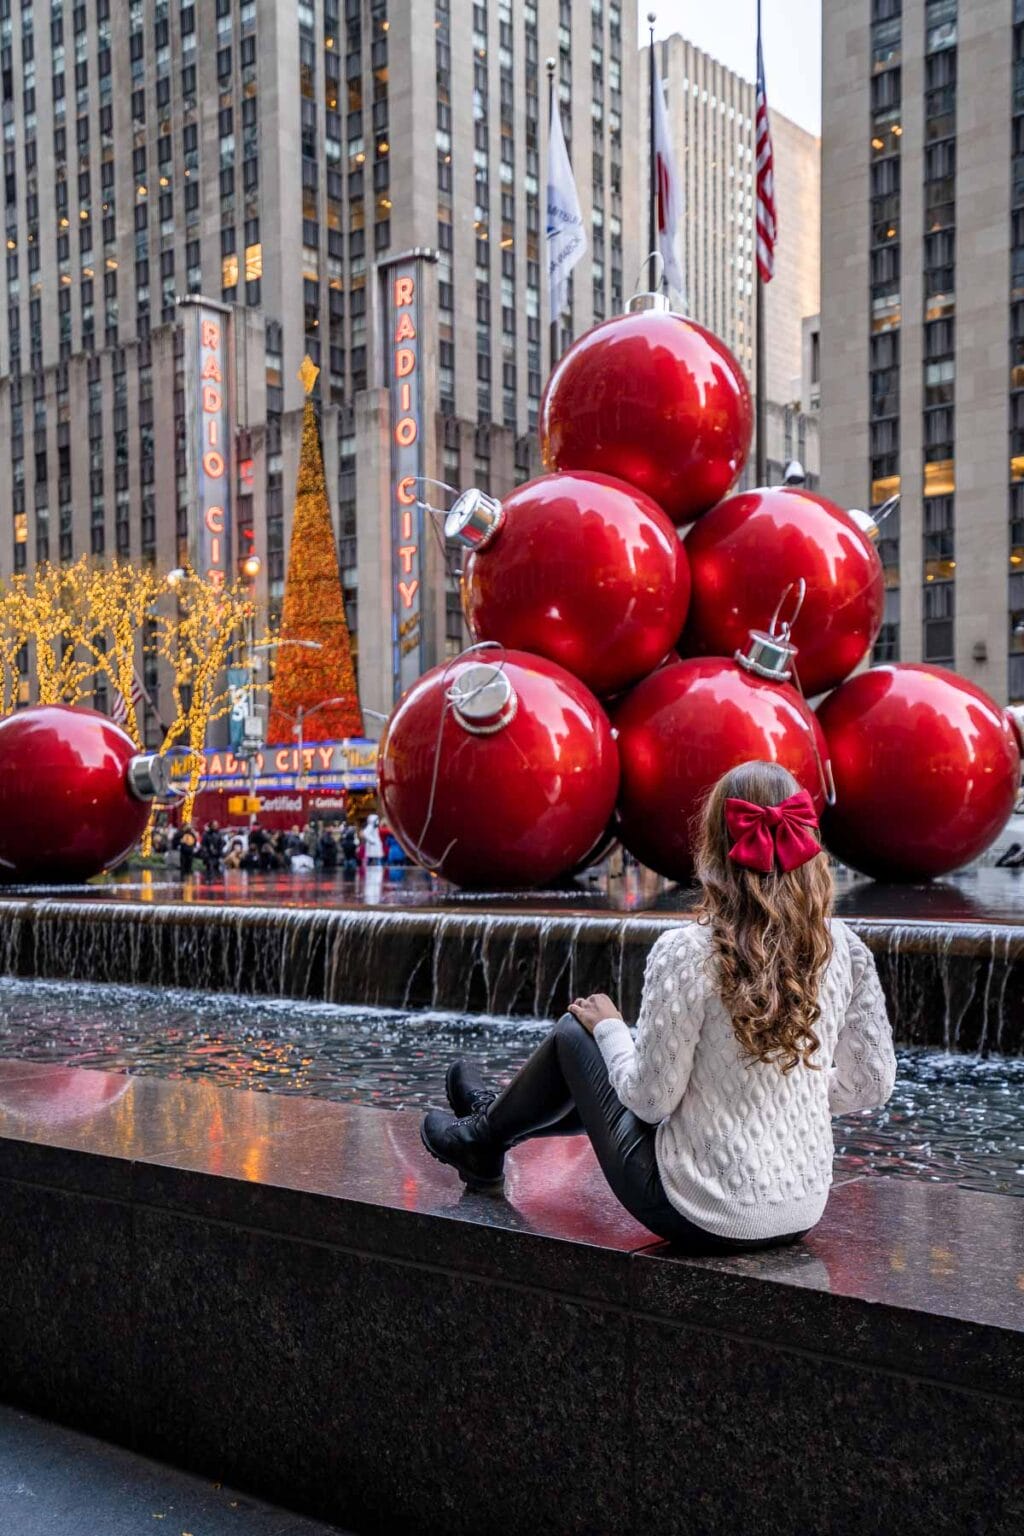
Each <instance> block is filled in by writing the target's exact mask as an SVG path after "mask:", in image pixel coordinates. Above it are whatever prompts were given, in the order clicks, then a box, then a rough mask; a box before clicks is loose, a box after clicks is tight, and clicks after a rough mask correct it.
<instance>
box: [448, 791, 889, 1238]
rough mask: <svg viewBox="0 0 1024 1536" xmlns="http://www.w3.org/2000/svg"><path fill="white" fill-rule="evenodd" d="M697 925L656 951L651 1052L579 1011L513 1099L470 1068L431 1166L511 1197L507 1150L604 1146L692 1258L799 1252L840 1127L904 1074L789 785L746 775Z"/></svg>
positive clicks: (708, 851) (714, 837)
mask: <svg viewBox="0 0 1024 1536" xmlns="http://www.w3.org/2000/svg"><path fill="white" fill-rule="evenodd" d="M697 874H698V878H699V880H700V885H701V900H700V905H699V909H698V920H697V922H695V923H687V924H685V925H681V926H679V927H677V928H673V929H671V930H670V931H669V932H668V933H665V934H663V935H662V936H661V938H659V939H658V941H657V942H656V943H655V945H654V946H653V948H652V950H651V953H650V956H649V958H648V962H647V970H646V973H645V976H644V989H643V999H642V1003H641V1008H640V1019H639V1022H638V1025H637V1030H636V1037H635V1039H634V1036H633V1035H632V1034H631V1033H630V1030H629V1028H628V1027H627V1025H626V1024H625V1023H624V1021H623V1019H622V1017H621V1015H620V1014H619V1011H618V1009H617V1008H616V1007H615V1004H614V1003H613V1002H612V1001H611V999H610V998H608V997H605V996H604V995H603V994H598V995H596V996H593V997H586V998H578V999H577V1000H576V1001H575V1002H574V1003H573V1004H572V1006H571V1008H570V1011H569V1013H568V1014H566V1015H565V1017H564V1018H562V1019H561V1020H560V1022H559V1023H558V1025H557V1026H556V1027H555V1029H554V1031H553V1032H552V1033H551V1034H550V1035H549V1036H548V1037H547V1039H546V1040H545V1041H544V1042H543V1044H542V1045H540V1046H539V1047H538V1049H537V1050H536V1051H535V1052H534V1053H533V1055H532V1056H531V1057H530V1058H529V1060H528V1061H527V1062H526V1063H525V1065H524V1066H523V1067H522V1068H521V1069H520V1071H519V1072H518V1073H517V1074H516V1076H515V1077H514V1078H513V1080H512V1082H511V1083H509V1085H508V1087H507V1088H505V1089H504V1091H503V1092H502V1093H500V1094H498V1095H494V1094H491V1093H487V1092H486V1091H485V1090H484V1087H483V1084H482V1082H481V1081H480V1079H479V1077H477V1076H476V1074H475V1073H474V1072H473V1071H472V1070H471V1069H470V1068H469V1067H467V1066H466V1064H465V1063H463V1062H454V1063H453V1064H452V1066H451V1067H450V1068H449V1070H448V1075H447V1083H446V1085H447V1089H448V1098H449V1102H450V1104H451V1106H452V1109H453V1110H454V1114H446V1113H443V1112H440V1111H436V1110H435V1111H432V1112H431V1113H430V1114H428V1115H427V1116H426V1117H425V1119H424V1121H423V1130H422V1135H423V1141H424V1144H425V1146H426V1148H427V1150H428V1151H429V1152H431V1153H432V1155H433V1156H434V1157H436V1158H438V1159H439V1160H440V1161H441V1162H443V1163H448V1164H450V1165H451V1166H452V1167H453V1168H455V1169H456V1171H457V1172H458V1173H459V1175H460V1176H461V1177H462V1179H463V1180H464V1181H465V1182H466V1184H467V1185H469V1186H471V1187H477V1188H484V1189H490V1190H493V1191H498V1190H500V1189H501V1187H502V1180H503V1172H504V1160H505V1154H506V1153H507V1152H508V1150H509V1149H510V1148H511V1147H513V1146H515V1145H516V1144H517V1143H519V1142H521V1141H526V1140H528V1139H529V1138H530V1137H533V1136H553V1135H572V1134H576V1133H579V1132H581V1131H583V1132H586V1134H587V1135H588V1136H589V1137H590V1139H591V1142H592V1143H593V1146H594V1151H595V1153H596V1155H597V1158H598V1161H599V1163H600V1164H601V1168H602V1170H603V1171H604V1174H605V1177H606V1178H607V1180H608V1183H609V1185H610V1186H611V1188H612V1190H613V1192H614V1193H615V1195H616V1196H617V1197H618V1199H619V1200H620V1201H621V1203H622V1204H623V1205H624V1206H625V1207H626V1209H627V1210H628V1211H629V1212H630V1213H631V1214H632V1215H633V1216H635V1217H636V1219H637V1220H638V1221H640V1222H642V1223H643V1224H644V1226H646V1227H648V1228H649V1229H650V1230H651V1231H652V1232H654V1233H656V1234H657V1235H658V1236H659V1237H662V1238H665V1239H667V1240H668V1241H670V1242H672V1243H674V1244H676V1245H677V1246H678V1247H680V1248H682V1249H685V1250H686V1251H688V1252H690V1253H713V1252H718V1253H721V1252H733V1251H736V1250H741V1249H748V1248H763V1247H770V1246H774V1245H777V1244H781V1243H789V1242H794V1241H795V1240H796V1239H797V1238H799V1237H802V1236H804V1235H805V1233H806V1232H807V1231H808V1230H809V1229H810V1228H811V1227H813V1226H814V1225H815V1223H816V1222H817V1221H818V1220H819V1219H820V1218H821V1215H822V1212H823V1211H824V1209H825V1202H826V1200H827V1199H828V1193H829V1187H830V1185H831V1182H832V1157H833V1146H832V1127H831V1116H832V1115H843V1114H848V1113H850V1112H851V1111H853V1110H858V1109H871V1108H873V1107H874V1106H876V1105H880V1104H884V1103H885V1102H886V1100H887V1099H888V1097H889V1095H890V1093H891V1092H892V1088H893V1081H894V1078H895V1071H896V1063H895V1057H894V1053H893V1046H892V1032H891V1030H890V1027H889V1021H888V1018H887V1016H886V1011H885V1001H884V998H883V996H882V990H881V987H880V985H879V981H878V975H877V973H876V971H875V964H874V961H873V960H872V958H871V954H870V952H869V951H868V950H867V948H866V947H865V945H864V944H863V943H862V942H861V940H860V939H858V938H857V937H856V935H855V934H853V933H852V932H851V931H850V930H849V929H848V928H847V927H846V925H845V924H844V923H842V922H840V921H838V920H837V919H831V920H830V911H831V905H832V876H831V873H830V870H829V866H828V860H827V857H826V856H825V854H824V852H823V850H822V848H821V844H820V841H819V838H818V828H817V822H816V819H815V814H814V806H813V803H812V801H811V798H810V796H809V795H808V794H807V793H806V791H804V790H800V789H799V788H798V786H797V784H796V781H795V780H794V779H793V777H792V776H791V775H790V774H789V773H787V772H786V770H785V769H784V768H780V767H778V766H777V765H776V764H772V763H760V762H752V763H745V764H743V765H742V766H741V767H739V768H735V769H733V770H732V772H730V773H727V774H726V775H725V776H724V778H722V779H721V780H720V781H719V782H718V784H717V785H716V786H715V787H714V789H713V790H712V791H711V793H710V795H709V796H708V799H707V801H706V803H705V807H704V813H703V821H702V828H701V837H700V846H699V851H698V858H697Z"/></svg>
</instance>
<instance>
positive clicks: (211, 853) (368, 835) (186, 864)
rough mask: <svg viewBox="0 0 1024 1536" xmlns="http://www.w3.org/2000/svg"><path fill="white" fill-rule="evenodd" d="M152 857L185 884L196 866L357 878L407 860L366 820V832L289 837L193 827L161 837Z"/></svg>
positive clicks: (345, 826)
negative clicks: (318, 872)
mask: <svg viewBox="0 0 1024 1536" xmlns="http://www.w3.org/2000/svg"><path fill="white" fill-rule="evenodd" d="M153 852H154V853H155V854H157V855H158V856H162V857H163V858H164V859H165V860H166V862H167V864H168V866H169V867H170V868H177V869H178V870H179V872H180V873H181V875H182V878H186V877H188V876H190V875H192V874H194V873H196V870H197V866H198V867H199V868H201V869H202V871H203V872H204V873H205V874H206V875H208V876H213V875H219V874H222V873H223V871H225V870H248V871H249V872H250V873H262V874H269V873H272V872H274V871H281V870H290V871H292V872H293V873H296V874H301V873H309V872H312V871H314V870H322V871H323V872H324V874H334V873H336V872H341V873H342V874H346V875H355V874H358V872H359V871H360V870H361V869H366V868H373V867H387V868H389V869H403V868H405V867H406V866H407V865H408V863H409V860H408V858H407V857H406V854H405V851H404V849H403V848H402V846H401V844H400V843H399V841H398V839H397V838H396V837H395V835H394V834H393V833H392V832H391V831H390V829H389V828H388V827H385V826H382V825H381V821H380V817H379V816H376V815H371V816H368V817H367V819H366V822H365V824H364V825H363V826H362V827H357V826H356V825H355V824H354V823H353V822H350V821H348V820H344V819H343V820H342V821H339V822H332V823H327V822H319V823H317V822H311V821H307V823H306V825H305V826H304V827H299V826H298V825H297V824H296V825H295V826H292V827H289V828H288V829H287V831H285V830H283V829H282V830H279V831H276V832H271V831H269V830H268V829H267V828H266V827H261V826H259V825H258V824H257V825H254V826H251V827H247V828H245V829H244V830H243V829H241V828H238V827H226V828H225V827H221V826H220V824H219V823H218V822H216V821H209V822H207V824H206V826H205V827H204V828H203V829H202V831H201V832H200V831H199V830H198V828H197V827H195V826H194V825H193V824H192V823H191V822H186V823H185V824H184V825H183V826H180V827H175V828H167V829H166V830H164V831H162V832H158V833H157V834H156V836H155V837H154V840H153Z"/></svg>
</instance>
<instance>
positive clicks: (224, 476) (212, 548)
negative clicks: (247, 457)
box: [192, 304, 231, 587]
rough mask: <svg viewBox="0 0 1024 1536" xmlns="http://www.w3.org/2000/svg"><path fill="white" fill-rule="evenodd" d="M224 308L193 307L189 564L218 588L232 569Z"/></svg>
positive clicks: (229, 426)
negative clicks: (194, 512)
mask: <svg viewBox="0 0 1024 1536" xmlns="http://www.w3.org/2000/svg"><path fill="white" fill-rule="evenodd" d="M227 323H228V316H227V314H226V313H225V312H223V311H220V310H215V309H211V308H208V307H207V306H206V305H203V304H197V305H196V306H195V336H194V341H193V354H192V355H193V357H194V359H195V364H194V378H195V407H196V412H195V447H194V461H195V486H196V500H197V517H196V525H195V535H194V539H193V563H194V565H195V568H196V571H197V572H198V573H199V575H200V576H203V577H205V579H206V580H207V581H209V582H210V583H211V585H213V586H217V587H222V586H224V584H225V582H226V581H228V580H229V578H230V572H231V425H230V422H231V417H230V411H229V401H228V377H227V358H228V355H229V354H228V347H227Z"/></svg>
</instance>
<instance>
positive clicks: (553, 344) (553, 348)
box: [547, 59, 558, 373]
mask: <svg viewBox="0 0 1024 1536" xmlns="http://www.w3.org/2000/svg"><path fill="white" fill-rule="evenodd" d="M547 71H548V145H549V148H548V159H549V161H550V158H551V149H550V144H551V127H552V124H553V123H554V121H555V60H554V59H548V61H547ZM548 281H549V282H550V281H551V274H550V272H549V273H548ZM548 351H549V353H550V358H549V362H548V372H549V373H554V371H555V364H556V363H557V362H558V316H557V315H556V316H555V318H554V319H553V320H552V321H551V324H550V327H549V329H548Z"/></svg>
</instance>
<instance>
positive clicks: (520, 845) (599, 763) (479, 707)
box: [378, 647, 619, 889]
mask: <svg viewBox="0 0 1024 1536" xmlns="http://www.w3.org/2000/svg"><path fill="white" fill-rule="evenodd" d="M378 761H379V783H380V795H381V801H382V804H383V810H384V815H385V817H386V819H387V821H388V824H389V825H390V827H391V828H392V830H393V831H394V833H395V835H396V836H397V837H398V839H399V841H400V842H401V844H402V846H403V847H404V848H405V849H406V851H407V852H408V853H409V854H410V855H411V856H412V857H413V858H414V859H416V860H417V861H418V862H419V863H422V864H426V865H427V866H428V867H430V868H432V869H434V870H436V871H437V872H438V873H439V874H441V875H443V876H445V878H446V879H449V880H453V881H454V882H455V883H456V884H457V885H465V886H477V887H480V886H490V887H493V888H496V889H501V888H505V887H525V886H532V885H542V884H543V883H544V882H545V881H550V880H552V879H554V878H555V877H557V876H558V875H560V874H562V873H564V872H565V871H567V870H570V869H573V868H574V867H575V866H576V865H578V864H579V862H580V860H581V859H583V858H584V856H585V855H586V854H587V853H588V852H589V851H590V850H591V849H592V848H593V847H594V845H595V844H596V843H597V840H598V838H599V837H601V836H602V834H603V833H604V831H605V828H606V827H607V825H608V822H609V820H610V818H611V814H612V810H613V808H614V805H615V795H616V791H617V789H618V782H619V761H618V753H617V752H616V748H615V742H614V740H613V738H612V732H611V726H610V725H609V722H608V718H607V716H606V715H605V713H604V710H603V709H602V708H601V706H600V704H599V703H598V702H597V700H596V699H595V698H594V695H593V694H592V693H591V692H590V691H589V689H587V688H585V687H584V685H583V684H582V683H581V682H579V681H578V680H577V679H576V678H574V677H572V676H570V674H569V673H568V672H566V671H564V669H563V668H561V667H559V666H556V665H555V664H554V663H553V662H550V661H547V660H546V659H545V658H543V657H540V656H530V655H527V654H526V653H525V652H523V651H502V649H501V648H500V647H498V648H495V649H494V650H493V651H492V650H491V649H490V648H488V649H478V650H476V651H475V652H467V653H465V654H464V655H463V656H461V657H459V658H458V659H457V660H456V661H454V662H449V663H448V665H447V666H444V667H435V668H434V669H433V671H430V672H427V673H425V674H424V675H423V676H422V677H421V678H419V680H418V681H417V682H416V683H414V684H413V686H412V687H411V688H410V689H409V691H408V692H407V693H406V694H405V695H404V696H403V697H402V698H401V699H400V700H399V702H398V704H397V705H396V706H395V709H394V711H393V713H392V715H391V718H390V720H389V721H388V725H387V728H386V730H385V733H384V736H383V738H382V740H381V744H380V755H379V759H378Z"/></svg>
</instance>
